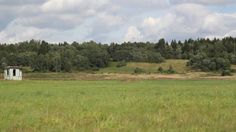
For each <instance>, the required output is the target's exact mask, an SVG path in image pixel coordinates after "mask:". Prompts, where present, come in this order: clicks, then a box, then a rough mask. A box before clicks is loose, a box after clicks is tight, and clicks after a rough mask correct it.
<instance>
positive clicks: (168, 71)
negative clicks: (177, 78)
mask: <svg viewBox="0 0 236 132" xmlns="http://www.w3.org/2000/svg"><path fill="white" fill-rule="evenodd" d="M158 73H164V74H174V73H176V71H175V70H174V68H173V67H172V66H169V69H168V70H164V69H163V68H162V67H159V68H158Z"/></svg>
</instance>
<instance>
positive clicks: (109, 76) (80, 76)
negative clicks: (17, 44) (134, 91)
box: [0, 72, 236, 81]
mask: <svg viewBox="0 0 236 132" xmlns="http://www.w3.org/2000/svg"><path fill="white" fill-rule="evenodd" d="M34 74H37V73H33V75H32V74H24V76H23V78H24V80H123V81H125V80H160V79H175V80H198V79H199V80H204V79H219V80H236V74H234V75H233V76H224V77H223V76H220V75H217V74H209V73H205V72H192V73H186V74H170V75H166V74H117V73H103V74H88V73H65V74H63V73H60V74H56V73H45V74H42V73H41V75H42V76H35V75H34ZM0 76H1V78H0V80H2V79H3V76H2V75H0Z"/></svg>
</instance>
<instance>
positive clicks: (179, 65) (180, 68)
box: [99, 60, 189, 73]
mask: <svg viewBox="0 0 236 132" xmlns="http://www.w3.org/2000/svg"><path fill="white" fill-rule="evenodd" d="M186 63H187V60H166V61H165V62H163V63H142V62H129V63H127V66H124V67H120V68H117V67H116V65H117V63H116V62H113V63H111V64H110V66H109V67H107V68H103V69H101V70H100V71H99V73H102V72H103V73H133V72H134V69H135V68H136V67H139V68H142V69H144V70H145V71H146V72H147V73H148V72H150V73H156V72H157V70H158V68H159V67H162V68H163V69H168V68H169V66H172V67H173V68H174V70H176V71H177V73H186V72H188V71H189V68H188V67H187V66H186Z"/></svg>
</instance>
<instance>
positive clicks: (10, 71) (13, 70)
mask: <svg viewBox="0 0 236 132" xmlns="http://www.w3.org/2000/svg"><path fill="white" fill-rule="evenodd" d="M4 79H5V80H22V71H21V68H20V67H19V66H8V67H6V69H5V70H4Z"/></svg>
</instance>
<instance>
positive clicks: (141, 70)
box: [134, 67, 145, 74]
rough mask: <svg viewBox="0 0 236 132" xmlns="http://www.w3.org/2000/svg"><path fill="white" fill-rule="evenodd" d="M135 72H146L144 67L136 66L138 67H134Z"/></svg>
mask: <svg viewBox="0 0 236 132" xmlns="http://www.w3.org/2000/svg"><path fill="white" fill-rule="evenodd" d="M134 73H136V74H140V73H145V70H144V69H142V68H139V67H136V68H135V69H134Z"/></svg>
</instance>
